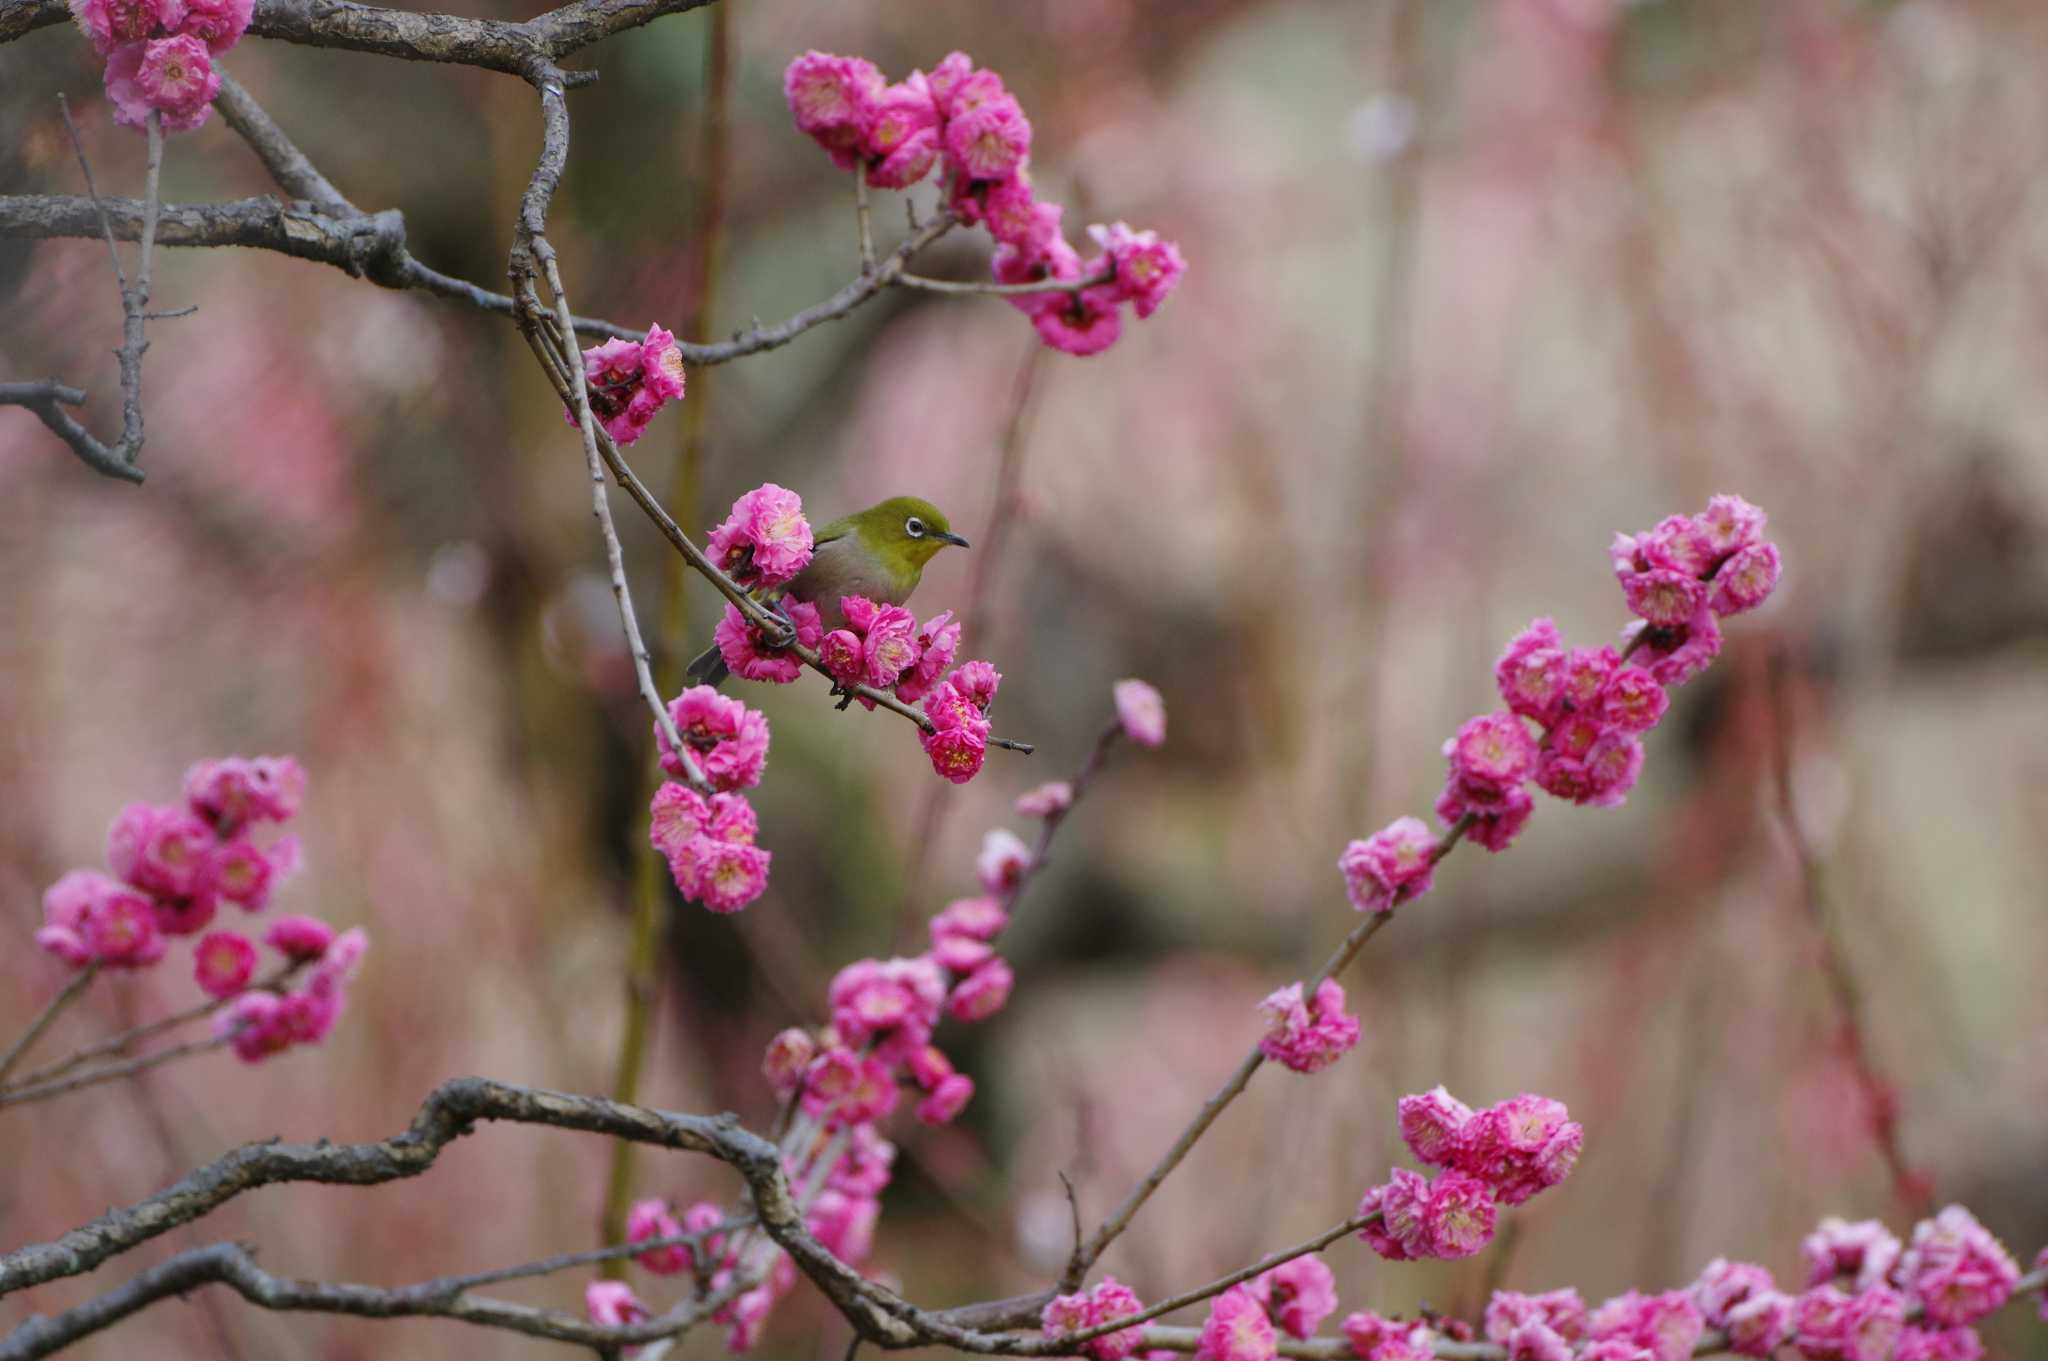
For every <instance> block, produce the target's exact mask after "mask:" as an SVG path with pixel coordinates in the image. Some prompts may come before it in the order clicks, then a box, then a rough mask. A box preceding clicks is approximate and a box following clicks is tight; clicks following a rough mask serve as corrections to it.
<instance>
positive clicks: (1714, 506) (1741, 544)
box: [1694, 496, 1765, 558]
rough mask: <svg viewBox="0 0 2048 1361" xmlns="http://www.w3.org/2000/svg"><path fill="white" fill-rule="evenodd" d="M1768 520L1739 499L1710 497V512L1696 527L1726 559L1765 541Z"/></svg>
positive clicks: (1713, 548)
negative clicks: (1765, 521)
mask: <svg viewBox="0 0 2048 1361" xmlns="http://www.w3.org/2000/svg"><path fill="white" fill-rule="evenodd" d="M1764 520H1765V516H1764V513H1763V511H1761V510H1759V509H1757V508H1756V507H1755V506H1753V505H1751V504H1750V503H1749V502H1747V501H1745V500H1743V499H1742V498H1741V497H1739V496H1710V497H1708V498H1707V508H1706V510H1705V511H1704V512H1703V513H1702V514H1700V515H1699V516H1697V517H1695V520H1694V523H1695V524H1696V525H1697V526H1698V527H1699V530H1700V532H1701V533H1702V534H1703V535H1705V537H1706V540H1707V543H1708V545H1709V547H1711V548H1712V550H1713V551H1714V552H1715V553H1716V554H1718V555H1720V556H1721V557H1724V558H1725V557H1726V556H1727V555H1728V554H1730V553H1733V552H1735V551H1736V550H1738V549H1742V548H1747V547H1749V545H1751V544H1753V543H1756V542H1757V541H1758V540H1760V539H1761V538H1762V537H1763V532H1764Z"/></svg>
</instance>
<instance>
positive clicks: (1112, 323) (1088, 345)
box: [1031, 288, 1158, 746]
mask: <svg viewBox="0 0 2048 1361" xmlns="http://www.w3.org/2000/svg"><path fill="white" fill-rule="evenodd" d="M1045 296H1046V297H1047V298H1048V299H1049V300H1050V301H1049V303H1048V305H1046V306H1045V307H1043V308H1041V309H1040V310H1039V311H1037V312H1035V313H1033V314H1032V317H1031V324H1032V325H1033V326H1034V327H1036V328H1037V329H1038V338H1039V339H1040V340H1043V341H1044V342H1045V343H1046V344H1047V345H1050V346H1051V347H1052V348H1053V349H1055V350H1058V351H1060V352H1061V353H1063V354H1071V355H1074V356H1075V357H1077V358H1086V357H1087V356H1089V355H1092V354H1101V353H1102V352H1103V351H1104V350H1106V349H1108V348H1109V347H1110V346H1112V345H1114V344H1116V342H1117V341H1118V340H1119V339H1120V338H1121V337H1122V336H1123V333H1124V321H1123V314H1122V313H1120V312H1118V311H1117V308H1116V295H1115V293H1114V292H1113V291H1111V290H1109V289H1106V288H1084V289H1082V290H1081V291H1080V292H1078V293H1049V294H1047V295H1045ZM1145 745H1146V746H1157V745H1158V743H1156V742H1147V743H1145Z"/></svg>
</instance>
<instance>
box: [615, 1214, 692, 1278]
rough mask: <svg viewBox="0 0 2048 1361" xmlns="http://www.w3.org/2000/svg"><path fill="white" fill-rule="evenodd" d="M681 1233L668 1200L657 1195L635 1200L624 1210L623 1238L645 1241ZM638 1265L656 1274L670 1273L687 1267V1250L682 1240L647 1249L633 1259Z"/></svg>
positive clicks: (679, 1224)
mask: <svg viewBox="0 0 2048 1361" xmlns="http://www.w3.org/2000/svg"><path fill="white" fill-rule="evenodd" d="M682 1232H683V1226H682V1222H681V1221H680V1220H678V1219H677V1218H676V1216H675V1212H674V1211H673V1210H672V1209H670V1208H669V1203H668V1202H667V1201H665V1200H662V1199H660V1198H659V1197H656V1198H654V1199H650V1200H636V1201H634V1202H633V1204H632V1206H631V1207H630V1208H629V1209H627V1211H626V1241H627V1242H628V1243H645V1242H647V1241H648V1240H649V1239H654V1238H674V1237H675V1236H676V1235H678V1234H680V1233H682ZM633 1260H634V1261H636V1262H638V1263H639V1264H640V1265H641V1266H643V1267H645V1268H646V1269H647V1270H649V1271H651V1272H653V1273H654V1274H655V1275H657V1276H673V1275H675V1274H676V1273H677V1272H679V1271H687V1270H688V1269H689V1267H690V1249H689V1247H688V1245H686V1244H683V1243H672V1244H670V1245H669V1246H667V1247H665V1248H650V1249H648V1250H647V1251H646V1252H643V1253H640V1254H638V1255H637V1256H635V1257H634V1258H633Z"/></svg>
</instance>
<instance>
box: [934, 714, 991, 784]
mask: <svg viewBox="0 0 2048 1361" xmlns="http://www.w3.org/2000/svg"><path fill="white" fill-rule="evenodd" d="M986 726H987V725H986V724H983V725H980V727H979V728H976V727H969V726H966V725H960V726H956V727H950V728H941V729H939V730H938V731H937V732H929V733H925V734H923V735H922V736H920V737H919V739H918V741H919V743H920V745H922V746H923V747H924V753H925V755H926V756H927V757H929V758H931V763H932V769H933V770H934V771H936V772H938V773H939V774H940V775H942V776H944V777H945V778H946V779H948V780H951V781H952V782H953V783H954V784H966V783H967V782H968V781H969V780H971V779H973V778H974V777H975V776H976V775H978V774H980V773H981V766H982V762H983V761H984V760H985V759H986V758H987V756H988V734H987V732H986V731H985V729H986Z"/></svg>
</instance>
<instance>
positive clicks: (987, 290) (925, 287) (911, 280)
mask: <svg viewBox="0 0 2048 1361" xmlns="http://www.w3.org/2000/svg"><path fill="white" fill-rule="evenodd" d="M1115 278H1116V271H1115V270H1113V269H1105V270H1103V271H1102V272H1101V273H1099V274H1091V275H1089V276H1088V277H1087V278H1085V279H1041V280H1039V281H1038V282H1037V283H1033V284H997V283H982V282H980V281H978V280H955V279H931V278H927V277H925V276H924V275H922V274H899V275H897V276H896V282H897V283H898V284H900V285H902V286H903V287H904V288H915V289H920V290H922V291H924V292H926V293H951V294H953V295H955V296H957V297H970V296H971V297H983V298H1017V297H1026V296H1028V295H1030V294H1033V293H1074V294H1079V293H1080V292H1081V290H1082V289H1084V288H1094V287H1096V286H1097V285H1099V284H1106V283H1110V282H1112V281H1114V280H1115Z"/></svg>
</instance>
